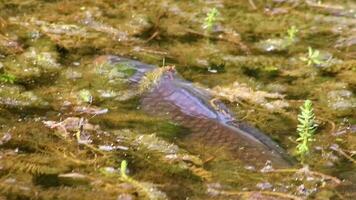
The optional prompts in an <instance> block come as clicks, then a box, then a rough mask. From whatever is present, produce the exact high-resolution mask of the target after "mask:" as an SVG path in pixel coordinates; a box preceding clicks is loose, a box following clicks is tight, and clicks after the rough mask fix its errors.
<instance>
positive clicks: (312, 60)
mask: <svg viewBox="0 0 356 200" xmlns="http://www.w3.org/2000/svg"><path fill="white" fill-rule="evenodd" d="M301 60H302V61H305V62H307V64H308V65H309V66H312V65H324V64H327V63H328V62H329V61H330V60H331V58H329V59H328V60H324V59H323V56H322V55H321V54H320V51H319V50H315V49H313V48H311V47H308V56H307V57H302V58H301Z"/></svg>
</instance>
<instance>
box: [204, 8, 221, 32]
mask: <svg viewBox="0 0 356 200" xmlns="http://www.w3.org/2000/svg"><path fill="white" fill-rule="evenodd" d="M218 15H219V11H218V10H217V9H216V8H213V9H211V10H210V11H209V12H208V14H207V15H206V17H205V19H204V24H203V29H205V30H207V31H208V32H211V30H212V28H213V26H214V25H215V23H216V21H217V16H218Z"/></svg>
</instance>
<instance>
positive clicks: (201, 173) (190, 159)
mask: <svg viewBox="0 0 356 200" xmlns="http://www.w3.org/2000/svg"><path fill="white" fill-rule="evenodd" d="M115 133H116V134H117V135H118V138H119V139H118V140H122V141H126V142H125V143H128V144H130V146H131V147H132V148H135V149H136V151H144V152H145V153H146V154H147V153H149V154H150V155H151V156H152V157H156V158H157V159H159V161H160V162H163V163H166V164H168V165H172V167H173V166H175V167H178V168H179V169H181V170H188V171H190V172H191V173H193V174H194V175H196V176H198V177H200V178H201V179H203V180H211V176H212V175H211V173H210V172H209V171H207V170H205V169H204V168H202V165H203V161H202V160H201V159H200V158H199V157H198V156H195V155H192V154H189V153H188V152H186V151H185V150H184V149H181V148H179V147H178V146H177V145H175V144H172V143H169V142H166V141H165V140H163V139H161V138H159V137H157V136H156V135H154V134H150V135H139V134H135V133H132V132H131V131H129V130H122V131H119V132H115Z"/></svg>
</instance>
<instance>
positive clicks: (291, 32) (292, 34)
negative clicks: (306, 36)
mask: <svg viewBox="0 0 356 200" xmlns="http://www.w3.org/2000/svg"><path fill="white" fill-rule="evenodd" d="M298 32H299V30H298V29H297V27H296V26H291V27H290V28H289V29H288V30H287V38H288V41H289V42H294V41H295V39H296V37H297V33H298Z"/></svg>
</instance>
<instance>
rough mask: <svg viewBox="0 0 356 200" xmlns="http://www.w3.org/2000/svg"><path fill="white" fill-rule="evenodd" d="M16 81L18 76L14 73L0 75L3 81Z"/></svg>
mask: <svg viewBox="0 0 356 200" xmlns="http://www.w3.org/2000/svg"><path fill="white" fill-rule="evenodd" d="M15 81H16V77H15V76H14V75H12V74H1V75H0V82H2V83H11V84H14V83H15Z"/></svg>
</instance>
